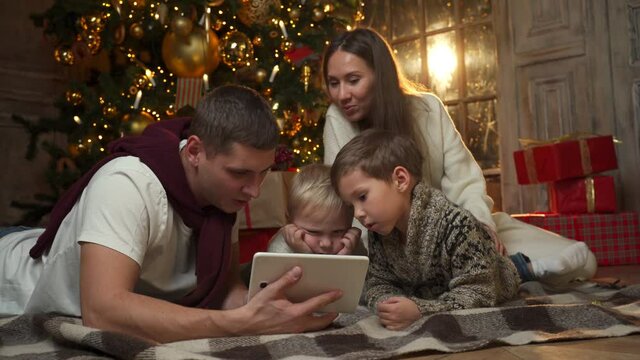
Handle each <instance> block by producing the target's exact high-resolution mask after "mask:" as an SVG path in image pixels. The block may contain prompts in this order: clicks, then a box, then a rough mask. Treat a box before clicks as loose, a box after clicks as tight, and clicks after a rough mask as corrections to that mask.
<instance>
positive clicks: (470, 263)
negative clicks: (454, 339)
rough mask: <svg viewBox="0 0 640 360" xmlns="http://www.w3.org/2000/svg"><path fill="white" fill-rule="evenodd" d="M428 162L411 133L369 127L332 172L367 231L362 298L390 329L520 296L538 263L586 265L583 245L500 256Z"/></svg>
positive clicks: (567, 268)
mask: <svg viewBox="0 0 640 360" xmlns="http://www.w3.org/2000/svg"><path fill="white" fill-rule="evenodd" d="M422 161H423V158H422V155H421V153H420V151H419V150H418V148H417V146H416V145H415V144H414V143H413V141H411V140H410V139H408V138H407V137H404V136H401V135H396V134H393V133H390V132H386V131H381V130H367V131H364V132H362V133H361V134H360V135H359V136H357V137H355V138H354V139H352V140H351V141H350V142H349V143H348V144H346V145H345V146H344V147H343V148H342V149H341V150H340V152H339V153H338V155H337V157H336V160H335V162H334V164H333V167H332V169H331V180H332V184H333V185H334V187H335V188H336V189H337V190H338V193H339V194H340V197H341V198H342V199H343V200H344V201H345V202H347V203H350V204H352V205H353V207H354V214H355V217H356V218H357V219H358V220H359V221H360V222H361V223H362V224H363V225H364V226H365V227H366V228H367V229H368V230H369V259H370V265H369V272H368V274H367V281H366V283H365V290H364V297H365V301H366V304H367V306H369V308H371V309H372V310H373V311H376V312H377V314H378V316H379V318H380V322H381V323H382V325H384V326H385V327H386V328H388V329H392V330H398V329H402V328H405V327H407V326H409V325H410V324H412V323H413V322H414V321H416V320H418V319H419V318H420V317H421V316H424V315H427V314H431V313H435V312H440V311H449V310H455V309H464V308H473V307H483V306H494V305H496V304H497V303H499V302H502V301H505V300H508V299H510V298H512V297H513V296H515V295H516V292H517V290H518V286H519V284H520V278H522V279H523V280H525V281H527V280H532V279H535V278H536V276H535V275H534V272H533V268H534V267H536V266H537V267H538V268H540V267H543V270H544V271H542V273H545V271H546V273H554V272H556V273H561V272H566V271H570V270H571V268H574V269H575V268H576V267H577V266H581V265H584V262H585V261H586V256H587V255H586V254H587V253H588V249H587V248H586V246H585V245H584V244H583V243H578V244H576V245H572V246H571V247H569V248H567V250H565V251H563V252H562V253H561V254H559V256H558V259H545V261H546V262H545V261H543V262H542V263H541V264H536V265H535V266H533V265H532V264H531V263H530V262H527V260H528V258H527V257H526V256H524V255H523V254H520V253H517V254H515V255H512V256H511V260H512V261H513V262H512V261H510V260H509V258H507V257H503V256H501V255H499V254H498V253H497V252H496V249H495V246H494V245H493V241H492V239H491V236H490V234H489V233H488V232H487V231H486V230H485V227H484V226H482V224H481V223H480V222H478V221H477V220H476V219H475V217H474V216H473V215H472V214H471V213H470V212H468V211H467V210H465V209H463V208H460V207H458V206H456V205H455V204H453V203H452V202H450V201H449V200H447V199H446V198H445V196H444V195H443V194H442V192H441V191H439V190H437V189H435V188H431V187H430V186H429V185H428V184H425V183H422V182H421V176H422V173H421V172H422ZM585 249H586V251H585ZM551 260H553V261H551ZM558 263H561V264H562V266H560V267H557V268H556V267H554V266H547V268H544V267H545V264H558ZM514 264H515V266H514ZM560 268H561V269H560ZM558 269H559V270H558ZM538 273H540V272H538ZM518 275H520V276H518Z"/></svg>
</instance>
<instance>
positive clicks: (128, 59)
mask: <svg viewBox="0 0 640 360" xmlns="http://www.w3.org/2000/svg"><path fill="white" fill-rule="evenodd" d="M362 6H363V5H362V3H361V2H360V0H346V1H327V0H112V1H108V0H104V1H103V2H99V1H86V0H55V2H54V4H53V5H52V6H51V7H50V8H49V9H47V10H46V11H45V12H44V13H41V14H34V15H32V20H33V22H34V24H35V25H36V26H38V27H42V28H43V31H44V33H45V35H47V37H48V38H49V39H50V40H51V41H52V42H53V45H54V52H53V54H52V55H53V56H54V57H55V60H56V61H58V62H59V63H61V64H64V65H66V66H69V67H70V68H72V69H78V70H76V71H70V74H72V76H70V79H69V84H68V89H67V90H66V91H65V92H64V94H61V95H60V98H59V100H58V101H57V102H56V107H57V108H58V109H59V116H58V117H56V118H43V119H39V120H38V121H37V122H29V121H26V120H25V119H23V118H20V117H17V116H15V117H14V119H15V121H17V122H19V123H21V124H23V125H24V127H25V128H26V129H27V130H28V131H29V133H30V135H31V142H30V145H29V148H28V151H27V157H28V158H30V157H33V156H34V154H35V152H36V151H38V150H39V149H43V150H45V151H47V152H48V153H49V155H50V156H51V166H50V167H49V169H48V171H47V180H48V183H49V185H50V187H51V194H38V195H36V200H37V201H35V202H33V203H17V202H14V204H13V205H14V206H16V207H20V208H23V209H24V210H25V216H24V218H23V219H22V221H21V222H22V223H34V222H37V221H38V220H39V219H40V218H41V217H42V216H43V215H45V214H47V213H48V212H49V211H50V210H51V208H52V206H53V204H54V203H55V201H56V200H57V198H58V197H59V195H60V193H61V192H63V191H64V190H65V189H66V188H67V187H68V186H69V185H71V183H73V181H75V180H76V179H77V178H78V177H79V176H80V175H81V174H82V173H84V172H85V171H86V170H88V169H89V168H90V167H91V166H93V164H95V163H96V162H97V161H98V160H99V159H100V158H102V157H103V156H105V155H106V144H107V143H108V142H109V141H111V140H114V139H116V138H118V137H121V136H125V135H130V134H139V133H141V132H142V131H143V130H144V128H145V127H146V126H147V125H148V124H150V123H153V122H155V121H161V120H162V119H168V118H172V117H176V116H183V115H190V114H192V112H193V108H194V107H195V106H196V104H197V102H198V100H199V98H200V97H201V96H202V95H203V94H204V93H206V91H208V90H209V89H211V88H213V87H215V86H218V85H222V84H228V83H236V84H242V85H245V86H249V87H252V88H254V89H256V90H257V91H259V92H260V93H261V94H263V95H264V96H265V97H266V98H267V99H268V100H269V101H270V103H271V104H272V109H273V111H274V114H275V115H276V118H277V119H278V125H279V126H280V129H281V135H282V136H281V139H282V145H281V147H280V148H279V149H278V151H277V154H276V167H277V168H279V169H286V168H289V167H292V166H300V165H304V164H306V163H312V162H318V161H321V157H322V149H321V140H322V134H321V132H322V124H321V122H322V119H323V114H324V111H325V110H326V107H327V105H328V103H327V99H326V97H325V95H324V92H323V89H322V85H321V82H322V81H321V74H319V72H320V66H319V61H320V56H321V54H322V51H323V48H324V46H325V45H326V44H327V42H328V41H329V40H330V39H331V38H332V37H334V36H335V35H336V34H337V33H338V32H340V31H344V30H345V29H348V28H350V27H353V26H355V25H356V23H357V22H358V21H359V20H362V18H363V12H362V11H363V9H362ZM48 132H57V133H62V134H65V135H66V137H67V143H68V146H66V148H65V147H60V146H57V145H56V144H53V143H48V142H42V143H39V136H40V135H41V134H44V133H48Z"/></svg>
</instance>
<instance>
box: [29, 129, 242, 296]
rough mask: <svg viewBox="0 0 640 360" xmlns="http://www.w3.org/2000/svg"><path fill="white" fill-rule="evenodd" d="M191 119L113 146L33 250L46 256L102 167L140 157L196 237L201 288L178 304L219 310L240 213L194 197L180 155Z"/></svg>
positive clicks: (59, 206)
mask: <svg viewBox="0 0 640 360" xmlns="http://www.w3.org/2000/svg"><path fill="white" fill-rule="evenodd" d="M190 123H191V119H190V118H179V119H173V120H163V121H160V122H157V123H155V124H153V125H149V126H148V127H147V128H146V129H145V131H144V132H143V134H142V135H140V136H131V137H125V138H121V139H118V140H115V141H113V142H111V143H110V144H109V146H108V148H109V152H110V153H111V154H110V155H108V156H107V157H105V158H104V159H102V160H101V161H100V162H99V163H97V164H96V165H94V166H93V168H91V170H89V171H88V172H87V173H86V174H84V175H83V176H82V177H81V178H80V179H79V180H78V181H76V182H75V183H74V184H73V185H72V186H71V187H70V188H69V189H68V190H67V191H66V192H65V193H64V194H63V196H62V197H61V198H60V200H58V202H57V203H56V205H55V206H54V208H53V210H52V212H51V216H50V220H49V224H48V226H47V228H46V230H45V231H44V233H42V235H40V237H39V238H38V241H37V243H36V244H35V245H34V246H33V247H32V248H31V250H30V251H29V255H31V257H33V258H39V257H40V256H41V255H42V254H43V253H44V252H45V251H47V250H48V249H49V248H50V247H51V244H52V243H53V239H54V238H55V236H56V233H57V231H58V228H59V227H60V224H61V223H62V220H64V218H65V217H66V216H67V214H68V213H69V211H71V209H72V208H73V206H74V205H75V203H76V201H77V200H78V199H79V198H80V195H82V192H83V190H84V188H85V187H86V186H87V184H88V183H89V180H91V177H92V176H93V175H94V174H95V173H96V171H98V169H99V168H100V167H102V165H104V164H106V163H107V162H108V161H110V160H112V159H114V158H116V157H120V156H127V155H132V156H136V157H138V158H140V160H141V161H142V162H143V163H144V164H146V165H147V166H148V167H149V168H150V169H151V170H152V171H153V173H154V174H155V175H156V176H157V177H158V179H159V180H160V182H161V183H162V186H163V187H164V189H165V191H166V192H167V197H168V199H169V203H170V204H171V206H172V207H173V208H174V210H175V211H177V212H178V214H179V215H180V217H181V218H182V221H184V223H185V224H186V225H187V226H188V227H189V228H191V229H194V236H196V237H197V239H198V240H197V241H198V245H197V246H198V249H197V258H196V276H197V281H198V283H197V287H196V288H195V289H194V290H193V291H192V292H191V293H189V294H187V295H186V296H185V297H184V298H182V299H180V300H179V303H180V304H182V305H185V306H197V307H202V308H212V307H217V306H219V305H220V303H221V301H222V300H223V297H224V295H225V294H224V291H225V282H226V278H227V273H228V270H229V265H230V258H231V257H230V255H231V229H232V227H233V224H234V222H235V214H227V213H224V212H222V211H221V210H219V209H218V208H216V207H214V206H208V207H206V208H200V207H198V205H197V203H196V200H195V196H194V195H193V193H192V192H191V189H190V188H189V185H188V183H187V178H186V176H185V171H184V168H183V166H182V161H181V160H180V153H179V151H178V148H179V143H180V140H181V139H182V138H183V137H186V134H187V130H188V129H189V124H190Z"/></svg>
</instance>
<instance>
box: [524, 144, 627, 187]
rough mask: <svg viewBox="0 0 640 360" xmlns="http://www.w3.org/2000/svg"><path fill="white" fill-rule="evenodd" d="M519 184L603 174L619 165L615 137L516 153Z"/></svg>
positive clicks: (548, 146) (536, 147) (541, 146)
mask: <svg viewBox="0 0 640 360" xmlns="http://www.w3.org/2000/svg"><path fill="white" fill-rule="evenodd" d="M513 159H514V161H515V165H516V174H517V177H518V184H523V185H524V184H536V183H543V182H550V181H558V180H563V179H570V178H575V177H584V176H586V175H590V174H595V173H599V172H602V171H606V170H611V169H615V168H617V167H618V162H617V159H616V152H615V149H614V147H613V137H612V136H610V135H609V136H593V137H587V138H581V139H574V140H566V141H560V142H552V143H546V144H544V145H538V146H530V147H528V148H526V149H524V150H518V151H515V152H514V153H513Z"/></svg>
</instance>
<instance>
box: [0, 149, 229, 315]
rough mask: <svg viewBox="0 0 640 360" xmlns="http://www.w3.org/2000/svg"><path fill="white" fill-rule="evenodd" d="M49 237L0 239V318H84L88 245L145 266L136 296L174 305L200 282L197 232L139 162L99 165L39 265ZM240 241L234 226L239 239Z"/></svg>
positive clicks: (20, 234)
mask: <svg viewBox="0 0 640 360" xmlns="http://www.w3.org/2000/svg"><path fill="white" fill-rule="evenodd" d="M42 232H43V229H33V230H28V231H22V232H18V233H12V234H9V235H7V236H5V237H3V238H2V239H0V314H20V313H35V312H50V311H56V312H60V313H63V314H68V315H73V316H80V288H79V287H80V243H81V242H87V243H95V244H99V245H102V246H105V247H108V248H110V249H113V250H115V251H118V252H120V253H122V254H124V255H126V256H128V257H129V258H131V259H132V260H134V261H135V262H136V263H137V264H138V265H139V266H140V277H139V281H138V283H137V284H136V287H135V292H136V293H140V294H144V295H148V296H152V297H155V298H159V299H164V300H168V301H175V300H177V299H179V298H181V297H182V296H184V295H185V294H186V293H188V292H189V291H190V290H191V289H193V288H194V287H195V285H196V277H195V258H196V256H195V255H196V247H195V241H193V239H192V236H191V235H192V231H191V230H190V229H189V228H188V227H187V226H186V225H185V224H184V222H183V221H182V219H181V218H180V216H179V215H178V214H177V213H176V212H175V211H174V210H173V208H172V207H171V206H170V205H169V202H168V200H167V194H166V192H165V190H164V188H163V187H162V184H161V183H160V181H159V180H158V178H157V177H156V176H155V174H154V173H153V172H152V171H151V169H149V167H147V166H146V165H145V164H143V163H142V162H141V161H140V160H139V159H138V158H137V157H133V156H126V157H119V158H116V159H114V160H111V161H110V162H108V163H107V164H105V165H104V166H103V167H102V168H100V169H99V170H98V171H97V172H96V174H95V175H94V176H93V178H92V179H91V181H90V182H89V184H88V185H87V187H86V188H85V190H84V192H83V193H82V195H81V197H80V199H79V200H78V201H77V202H76V204H75V205H74V207H73V209H72V210H71V212H69V214H68V215H67V216H66V217H65V219H64V221H63V222H62V224H61V225H60V229H59V230H58V232H57V233H56V237H55V240H54V242H53V245H52V247H51V249H50V250H49V252H48V253H46V254H45V255H43V256H42V257H41V258H40V259H37V260H34V259H32V258H31V257H29V255H28V252H29V249H31V247H32V246H33V245H34V244H35V242H36V240H37V238H38V236H39V235H40V234H41V233H42ZM237 238H238V237H237V228H235V227H234V231H233V237H232V239H233V241H234V242H237ZM110 270H111V269H109V268H105V269H104V271H105V272H108V271H110Z"/></svg>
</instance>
